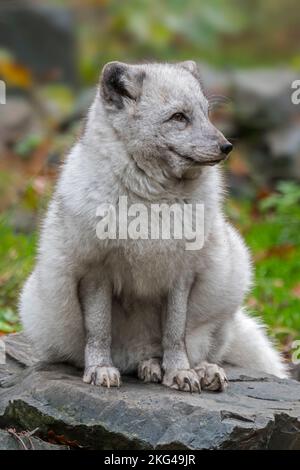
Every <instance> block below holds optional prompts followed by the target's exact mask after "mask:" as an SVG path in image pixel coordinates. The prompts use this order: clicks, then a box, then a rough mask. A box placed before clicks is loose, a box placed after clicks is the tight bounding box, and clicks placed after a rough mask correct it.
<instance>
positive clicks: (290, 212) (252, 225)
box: [228, 185, 300, 344]
mask: <svg viewBox="0 0 300 470" xmlns="http://www.w3.org/2000/svg"><path fill="white" fill-rule="evenodd" d="M295 188H297V186H296V185H294V186H293V185H292V186H291V187H290V188H289V189H288V192H289V193H290V192H292V191H294V192H295ZM297 191H299V188H298V189H297ZM278 196H279V197H278V199H275V201H274V204H272V198H273V196H271V197H269V198H268V199H267V200H263V201H262V202H261V203H258V204H257V207H255V208H253V205H251V204H250V203H249V202H244V203H241V202H239V203H236V202H235V201H231V202H230V203H229V205H228V213H229V216H231V217H230V218H231V219H233V220H234V222H235V224H236V225H237V226H238V227H239V229H240V231H241V232H242V234H243V236H244V238H245V240H246V242H247V245H248V246H249V247H250V249H251V252H252V255H253V260H254V268H255V279H254V286H253V289H252V292H251V294H250V296H249V299H248V305H249V309H250V310H251V311H252V312H253V314H254V315H256V314H258V315H259V316H260V317H262V318H263V319H264V321H265V322H266V323H267V325H268V326H269V327H270V331H271V333H272V334H273V335H274V336H275V337H276V338H277V339H278V340H279V341H280V342H281V343H282V344H287V343H290V342H291V341H292V340H293V339H295V338H297V337H298V338H299V336H300V244H299V241H300V204H299V201H298V200H297V201H293V200H288V201H287V203H286V204H284V202H285V201H284V199H285V198H286V196H285V195H284V194H282V192H281V193H278ZM298 196H299V193H298ZM287 199H289V198H287ZM268 202H270V203H271V204H270V205H268ZM278 204H281V205H282V204H284V207H282V206H280V207H279V206H278Z"/></svg>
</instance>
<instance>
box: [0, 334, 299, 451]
mask: <svg viewBox="0 0 300 470" xmlns="http://www.w3.org/2000/svg"><path fill="white" fill-rule="evenodd" d="M7 342H8V343H9V344H10V345H9V347H8V350H9V351H10V353H9V354H11V355H16V356H18V361H16V360H15V359H13V358H12V356H10V355H9V356H8V358H7V363H6V365H3V366H2V368H0V427H1V428H2V429H4V428H7V427H15V428H17V429H18V430H27V431H30V430H33V429H35V428H38V435H39V437H41V438H45V437H47V436H48V435H49V431H51V432H53V433H54V434H55V435H63V436H64V437H65V439H66V440H67V441H71V442H75V443H77V444H78V445H80V446H82V447H84V448H91V449H109V450H114V449H126V450H130V449H192V450H194V449H300V383H298V382H296V381H294V380H281V379H278V378H275V377H272V376H269V375H266V374H261V373H258V372H255V371H251V370H242V369H237V368H228V369H227V371H228V376H229V380H230V383H229V387H228V389H227V390H226V391H225V392H224V393H213V392H203V393H202V394H201V395H199V394H189V393H184V392H177V391H173V390H169V389H167V388H166V387H163V386H162V385H157V384H143V383H141V382H139V381H137V380H136V379H134V378H129V377H128V378H124V383H123V385H122V387H121V388H120V389H115V388H112V389H104V388H100V387H95V386H92V385H86V384H84V383H83V382H82V380H81V375H82V372H81V371H79V370H76V369H74V368H72V367H70V366H67V365H52V366H49V365H48V366H43V365H40V364H34V361H32V364H33V365H31V366H25V365H22V364H20V362H21V361H20V359H21V356H20V351H18V352H17V354H15V352H16V350H17V349H18V346H17V345H18V342H20V345H21V347H20V350H23V351H24V354H25V361H26V362H27V363H28V362H31V361H29V360H28V347H27V346H25V344H26V343H25V341H24V338H23V337H22V335H10V336H9V337H8V339H7ZM13 343H14V346H12V344H13ZM16 362H17V364H16Z"/></svg>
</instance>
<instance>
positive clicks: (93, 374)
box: [83, 366, 121, 388]
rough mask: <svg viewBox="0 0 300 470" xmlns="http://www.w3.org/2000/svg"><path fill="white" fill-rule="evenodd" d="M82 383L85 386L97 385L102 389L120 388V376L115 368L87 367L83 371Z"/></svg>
mask: <svg viewBox="0 0 300 470" xmlns="http://www.w3.org/2000/svg"><path fill="white" fill-rule="evenodd" d="M83 381H84V382H85V383H87V384H93V385H99V386H102V387H107V388H110V387H120V385H121V376H120V372H119V371H118V369H116V368H115V367H111V366H109V367H105V366H89V367H87V368H86V369H85V371H84V375H83Z"/></svg>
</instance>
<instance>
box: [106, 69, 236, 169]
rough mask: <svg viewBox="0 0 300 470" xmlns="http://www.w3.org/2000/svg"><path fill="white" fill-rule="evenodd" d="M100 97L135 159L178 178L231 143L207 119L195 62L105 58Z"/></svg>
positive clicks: (221, 155)
mask: <svg viewBox="0 0 300 470" xmlns="http://www.w3.org/2000/svg"><path fill="white" fill-rule="evenodd" d="M99 91H100V99H101V101H102V103H103V106H104V109H105V112H106V116H107V119H108V121H109V123H110V125H111V126H112V128H113V129H114V131H115V135H116V136H117V138H118V139H120V140H121V141H122V143H123V144H124V146H125V149H126V152H127V154H128V155H129V157H130V158H132V159H133V160H134V161H135V163H136V165H137V166H138V167H139V168H140V169H141V170H143V171H145V172H146V173H147V170H149V169H150V168H153V167H154V168H155V167H160V168H163V169H164V172H166V173H167V174H169V175H171V176H173V177H176V178H182V177H183V176H184V175H185V174H186V173H187V172H190V171H191V169H199V168H201V167H202V166H204V165H215V164H217V163H219V162H220V161H222V160H224V159H225V158H226V157H227V155H228V154H229V152H230V151H231V150H232V145H231V143H230V142H228V140H226V138H225V137H224V136H223V134H222V133H221V132H220V131H219V130H218V129H217V128H216V127H215V126H214V125H213V124H212V123H211V122H210V120H209V113H208V101H207V99H206V97H205V95H204V93H203V90H202V87H201V83H200V79H199V72H198V67H197V65H196V63H195V62H193V61H186V62H181V63H177V64H143V65H127V64H124V63H120V62H110V63H108V64H107V65H106V66H105V67H104V69H103V71H102V74H101V79H100V87H99Z"/></svg>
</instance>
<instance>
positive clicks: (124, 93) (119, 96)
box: [100, 62, 145, 109]
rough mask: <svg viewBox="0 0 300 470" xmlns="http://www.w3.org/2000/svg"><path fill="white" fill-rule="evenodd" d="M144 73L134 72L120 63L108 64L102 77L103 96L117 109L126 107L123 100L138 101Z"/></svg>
mask: <svg viewBox="0 0 300 470" xmlns="http://www.w3.org/2000/svg"><path fill="white" fill-rule="evenodd" d="M144 77H145V72H144V71H139V72H135V73H134V72H133V71H132V70H131V69H130V66H127V65H126V64H122V63H120V62H111V63H109V64H107V65H106V66H105V67H104V69H103V73H102V77H101V88H100V90H101V94H102V96H103V98H104V99H105V101H106V102H108V103H110V104H112V105H115V106H116V108H117V109H122V108H123V107H124V102H123V98H129V99H131V100H136V99H137V98H138V96H139V94H138V90H139V89H141V88H142V84H143V80H144Z"/></svg>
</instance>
